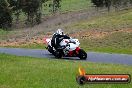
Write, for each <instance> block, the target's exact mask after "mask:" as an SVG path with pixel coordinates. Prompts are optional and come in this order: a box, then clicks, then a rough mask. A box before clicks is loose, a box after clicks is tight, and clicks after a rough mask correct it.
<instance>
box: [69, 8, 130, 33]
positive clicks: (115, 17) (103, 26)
mask: <svg viewBox="0 0 132 88" xmlns="http://www.w3.org/2000/svg"><path fill="white" fill-rule="evenodd" d="M127 27H132V9H130V10H124V11H119V12H114V13H109V14H108V15H103V16H99V17H94V18H93V19H91V20H84V21H80V22H76V23H73V24H71V25H69V26H67V27H66V28H68V29H70V30H71V29H72V30H74V29H76V30H78V29H80V30H88V29H89V30H92V29H100V30H105V31H106V30H107V31H110V30H114V29H120V28H127Z"/></svg>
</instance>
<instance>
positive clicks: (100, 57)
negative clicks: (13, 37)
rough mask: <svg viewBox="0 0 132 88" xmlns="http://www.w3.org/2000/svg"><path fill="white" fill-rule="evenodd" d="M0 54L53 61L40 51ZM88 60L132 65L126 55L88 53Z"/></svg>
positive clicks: (10, 50)
mask: <svg viewBox="0 0 132 88" xmlns="http://www.w3.org/2000/svg"><path fill="white" fill-rule="evenodd" d="M0 53H6V54H12V55H17V56H30V57H40V58H44V57H46V58H52V59H55V58H54V56H53V55H51V54H50V53H49V52H48V51H47V50H40V49H21V48H0ZM87 55H88V58H87V59H86V60H85V61H89V62H101V63H116V64H125V65H132V55H126V54H108V53H96V52H88V53H87ZM65 59H69V60H79V58H77V57H74V58H73V57H72V58H71V57H69V58H65Z"/></svg>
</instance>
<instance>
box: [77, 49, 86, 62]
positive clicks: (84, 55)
mask: <svg viewBox="0 0 132 88" xmlns="http://www.w3.org/2000/svg"><path fill="white" fill-rule="evenodd" d="M78 57H79V58H80V59H81V60H86V59H87V53H86V52H85V51H84V50H83V49H80V51H79V54H78Z"/></svg>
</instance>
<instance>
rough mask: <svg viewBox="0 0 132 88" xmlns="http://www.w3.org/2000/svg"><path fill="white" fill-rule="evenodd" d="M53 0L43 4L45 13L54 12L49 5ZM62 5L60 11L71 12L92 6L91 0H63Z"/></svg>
mask: <svg viewBox="0 0 132 88" xmlns="http://www.w3.org/2000/svg"><path fill="white" fill-rule="evenodd" d="M50 3H52V1H47V2H46V3H45V4H44V5H45V6H43V14H45V15H50V14H51V13H52V7H49V4H50ZM60 4H61V7H60V9H59V12H60V13H65V12H70V11H79V10H84V9H88V8H89V6H91V5H92V4H91V1H90V0H62V1H61V3H60Z"/></svg>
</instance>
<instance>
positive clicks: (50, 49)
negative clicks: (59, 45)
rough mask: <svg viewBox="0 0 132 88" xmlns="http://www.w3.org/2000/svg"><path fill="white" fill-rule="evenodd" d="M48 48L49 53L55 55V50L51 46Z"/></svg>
mask: <svg viewBox="0 0 132 88" xmlns="http://www.w3.org/2000/svg"><path fill="white" fill-rule="evenodd" d="M47 48H48V51H49V52H50V53H52V54H53V55H54V50H53V48H52V47H51V46H48V47H47Z"/></svg>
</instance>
